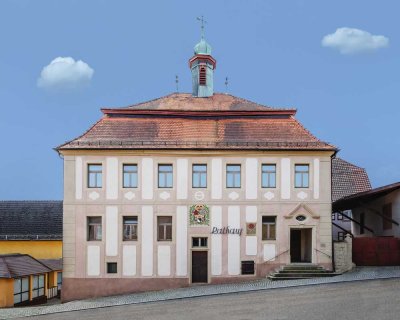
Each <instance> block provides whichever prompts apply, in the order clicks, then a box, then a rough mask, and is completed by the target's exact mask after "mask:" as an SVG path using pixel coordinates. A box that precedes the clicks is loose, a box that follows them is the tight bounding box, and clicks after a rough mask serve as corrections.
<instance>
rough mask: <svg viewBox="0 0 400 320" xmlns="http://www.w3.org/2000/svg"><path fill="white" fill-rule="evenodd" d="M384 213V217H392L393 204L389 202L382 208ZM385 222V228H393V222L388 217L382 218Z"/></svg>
mask: <svg viewBox="0 0 400 320" xmlns="http://www.w3.org/2000/svg"><path fill="white" fill-rule="evenodd" d="M382 214H383V216H384V217H386V218H388V219H392V204H391V203H387V204H385V205H384V206H383V208H382ZM382 222H383V230H391V229H392V222H391V221H389V220H386V219H383V220H382Z"/></svg>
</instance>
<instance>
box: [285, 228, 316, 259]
mask: <svg viewBox="0 0 400 320" xmlns="http://www.w3.org/2000/svg"><path fill="white" fill-rule="evenodd" d="M311 235H312V233H311V228H308V229H291V230H290V262H306V263H307V262H311V256H312V254H311V253H312V250H311V249H312V246H311V237H312V236H311Z"/></svg>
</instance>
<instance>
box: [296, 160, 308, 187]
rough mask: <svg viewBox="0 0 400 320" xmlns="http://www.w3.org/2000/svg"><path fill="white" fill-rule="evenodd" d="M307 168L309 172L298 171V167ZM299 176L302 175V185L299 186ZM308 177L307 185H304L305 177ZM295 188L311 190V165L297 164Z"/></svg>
mask: <svg viewBox="0 0 400 320" xmlns="http://www.w3.org/2000/svg"><path fill="white" fill-rule="evenodd" d="M300 166H306V167H307V171H298V170H297V167H300ZM297 174H301V184H300V186H298V185H297V178H296V177H297ZM305 175H306V176H307V185H304V176H305ZM294 187H295V188H296V189H308V188H310V164H309V163H295V165H294Z"/></svg>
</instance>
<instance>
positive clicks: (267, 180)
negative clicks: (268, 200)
mask: <svg viewBox="0 0 400 320" xmlns="http://www.w3.org/2000/svg"><path fill="white" fill-rule="evenodd" d="M261 187H263V188H275V187H276V165H275V164H263V165H262V166H261Z"/></svg>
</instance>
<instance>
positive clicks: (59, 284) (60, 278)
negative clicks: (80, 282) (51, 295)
mask: <svg viewBox="0 0 400 320" xmlns="http://www.w3.org/2000/svg"><path fill="white" fill-rule="evenodd" d="M61 285H62V272H58V273H57V290H61Z"/></svg>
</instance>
